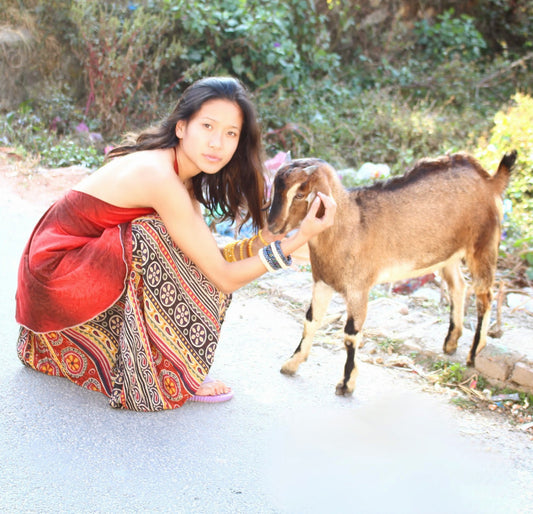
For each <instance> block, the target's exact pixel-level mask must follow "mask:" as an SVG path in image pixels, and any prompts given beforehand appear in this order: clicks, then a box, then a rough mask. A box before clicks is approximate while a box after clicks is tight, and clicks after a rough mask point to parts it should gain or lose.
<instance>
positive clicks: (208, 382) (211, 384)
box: [189, 377, 233, 403]
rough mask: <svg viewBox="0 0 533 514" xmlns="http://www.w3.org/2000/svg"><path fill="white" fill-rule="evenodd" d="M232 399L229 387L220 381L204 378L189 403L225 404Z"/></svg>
mask: <svg viewBox="0 0 533 514" xmlns="http://www.w3.org/2000/svg"><path fill="white" fill-rule="evenodd" d="M231 398H233V392H232V390H231V388H230V387H228V386H227V385H226V384H224V383H223V382H221V381H220V380H213V379H212V378H209V377H205V379H204V382H203V383H202V385H201V386H200V387H199V388H198V390H197V391H196V393H195V394H194V396H191V398H190V399H189V401H192V402H205V403H216V402H225V401H227V400H230V399H231Z"/></svg>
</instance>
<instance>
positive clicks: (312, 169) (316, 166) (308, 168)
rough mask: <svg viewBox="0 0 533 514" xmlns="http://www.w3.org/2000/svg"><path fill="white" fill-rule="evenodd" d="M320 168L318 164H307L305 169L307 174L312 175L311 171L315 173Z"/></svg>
mask: <svg viewBox="0 0 533 514" xmlns="http://www.w3.org/2000/svg"><path fill="white" fill-rule="evenodd" d="M317 169H318V164H312V165H311V166H307V167H306V168H304V169H303V171H305V173H307V175H311V173H314V172H315V171H316V170H317Z"/></svg>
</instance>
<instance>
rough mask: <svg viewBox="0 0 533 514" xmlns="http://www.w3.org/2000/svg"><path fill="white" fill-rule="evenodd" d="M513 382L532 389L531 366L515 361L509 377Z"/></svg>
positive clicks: (532, 367)
mask: <svg viewBox="0 0 533 514" xmlns="http://www.w3.org/2000/svg"><path fill="white" fill-rule="evenodd" d="M509 378H510V380H512V381H513V382H515V383H517V384H519V385H521V386H523V387H527V388H528V389H532V390H533V366H531V365H527V364H526V363H524V362H517V363H516V364H515V365H514V368H513V372H512V373H511V376H510V377H509Z"/></svg>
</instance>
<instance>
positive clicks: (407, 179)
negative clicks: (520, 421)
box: [268, 152, 516, 395]
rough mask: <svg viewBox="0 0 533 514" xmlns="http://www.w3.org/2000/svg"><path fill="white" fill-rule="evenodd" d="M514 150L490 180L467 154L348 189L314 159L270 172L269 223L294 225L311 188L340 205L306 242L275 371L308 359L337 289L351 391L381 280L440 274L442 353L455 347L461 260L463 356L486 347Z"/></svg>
mask: <svg viewBox="0 0 533 514" xmlns="http://www.w3.org/2000/svg"><path fill="white" fill-rule="evenodd" d="M515 160H516V152H511V153H508V154H506V155H505V156H504V157H503V158H502V160H501V162H500V165H499V167H498V170H497V172H496V174H495V175H494V176H491V175H489V173H487V172H486V171H485V170H484V169H483V168H482V167H481V165H480V164H479V163H478V162H477V161H476V160H475V159H474V158H473V157H470V156H468V155H466V154H461V153H459V154H454V155H446V156H443V157H440V158H437V159H432V160H430V159H422V160H421V161H419V162H418V163H417V164H416V165H415V167H414V168H413V169H412V170H411V171H409V172H408V173H406V174H405V175H403V176H401V177H395V178H392V179H390V180H388V181H386V182H377V183H375V184H373V185H371V186H367V187H359V188H354V189H351V190H347V189H345V188H344V187H343V185H342V184H341V182H340V180H339V177H338V175H337V173H336V171H335V170H334V169H333V168H332V167H331V166H330V165H329V164H327V163H326V162H324V161H322V160H320V159H297V160H294V161H292V162H291V163H289V164H287V165H285V166H283V167H282V168H281V169H280V170H279V171H278V172H277V174H276V177H275V179H274V188H273V194H272V203H271V207H270V211H269V214H268V226H269V229H270V230H271V231H272V232H273V233H275V234H280V233H285V232H289V231H291V230H293V229H294V228H296V227H298V225H299V224H300V222H301V221H302V219H303V218H304V216H305V214H306V212H307V209H308V206H309V205H310V202H311V201H312V200H313V198H314V197H315V195H316V193H317V191H321V192H323V193H326V194H329V195H331V196H332V197H333V198H334V199H335V201H336V202H337V213H336V216H335V223H334V225H333V226H332V227H330V228H328V229H326V230H325V231H323V232H322V233H320V234H319V235H318V236H316V237H315V238H313V239H312V240H310V241H309V255H310V260H311V267H312V274H313V283H314V284H313V297H312V301H311V306H310V307H309V310H308V311H307V314H306V320H305V324H304V330H303V335H302V339H301V341H300V344H299V345H298V347H297V348H296V351H295V352H294V354H293V355H292V357H291V358H290V359H289V360H288V361H287V362H285V364H284V365H283V367H282V368H281V371H282V373H286V374H291V375H292V374H294V373H296V371H297V369H298V366H299V365H300V364H301V363H302V362H303V361H305V360H306V359H307V357H308V355H309V351H310V349H311V345H312V340H313V336H314V334H315V332H316V330H317V329H318V328H319V327H320V324H321V321H322V318H323V317H324V314H325V312H326V310H327V307H328V305H329V303H330V300H331V297H332V294H333V292H334V291H337V292H338V293H340V294H341V295H342V296H343V298H344V300H345V302H346V308H347V321H346V325H345V327H344V344H345V347H346V352H347V357H346V364H345V367H344V376H343V378H342V380H341V381H340V382H339V384H338V385H337V389H336V392H337V394H339V395H346V394H351V393H353V390H354V388H355V380H356V378H357V363H356V351H357V348H358V347H359V346H360V343H361V337H362V329H363V323H364V321H365V318H366V313H367V303H368V294H369V291H370V289H371V288H372V287H373V286H374V285H375V284H378V283H383V282H393V281H397V280H402V279H406V278H411V277H415V276H420V275H423V274H426V273H429V272H431V271H434V270H441V273H442V276H443V278H444V280H445V281H446V283H447V285H448V289H449V294H450V326H449V330H448V334H447V336H446V339H445V341H444V352H446V353H447V354H451V353H453V352H455V350H456V349H457V340H458V339H459V337H460V336H461V333H462V327H463V315H464V313H463V311H464V301H465V298H464V296H465V280H464V278H463V275H462V272H461V269H460V264H461V262H462V261H463V260H464V262H465V263H466V265H467V266H468V268H469V270H470V273H471V275H472V285H473V290H474V292H475V294H476V306H477V317H478V321H477V328H476V332H475V336H474V341H473V343H472V347H471V348H470V352H469V355H468V359H467V364H468V365H474V361H475V356H476V354H477V353H479V351H480V350H481V349H482V348H483V347H484V346H485V344H486V338H487V330H488V324H489V320H490V308H491V301H492V284H493V280H494V273H495V269H496V261H497V257H498V245H499V241H500V235H501V221H502V199H501V196H502V194H503V192H504V191H505V188H506V187H507V184H508V182H509V177H510V170H511V167H512V166H513V165H514V162H515Z"/></svg>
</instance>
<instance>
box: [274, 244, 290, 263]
mask: <svg viewBox="0 0 533 514" xmlns="http://www.w3.org/2000/svg"><path fill="white" fill-rule="evenodd" d="M271 246H272V247H273V248H272V250H273V251H274V255H275V257H276V259H277V260H278V262H280V263H283V264H282V265H281V267H282V268H284V269H285V268H288V267H289V266H290V265H291V264H292V257H291V256H290V255H289V256H286V255H285V254H284V253H283V250H282V249H281V242H280V241H274V242H273V243H271Z"/></svg>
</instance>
